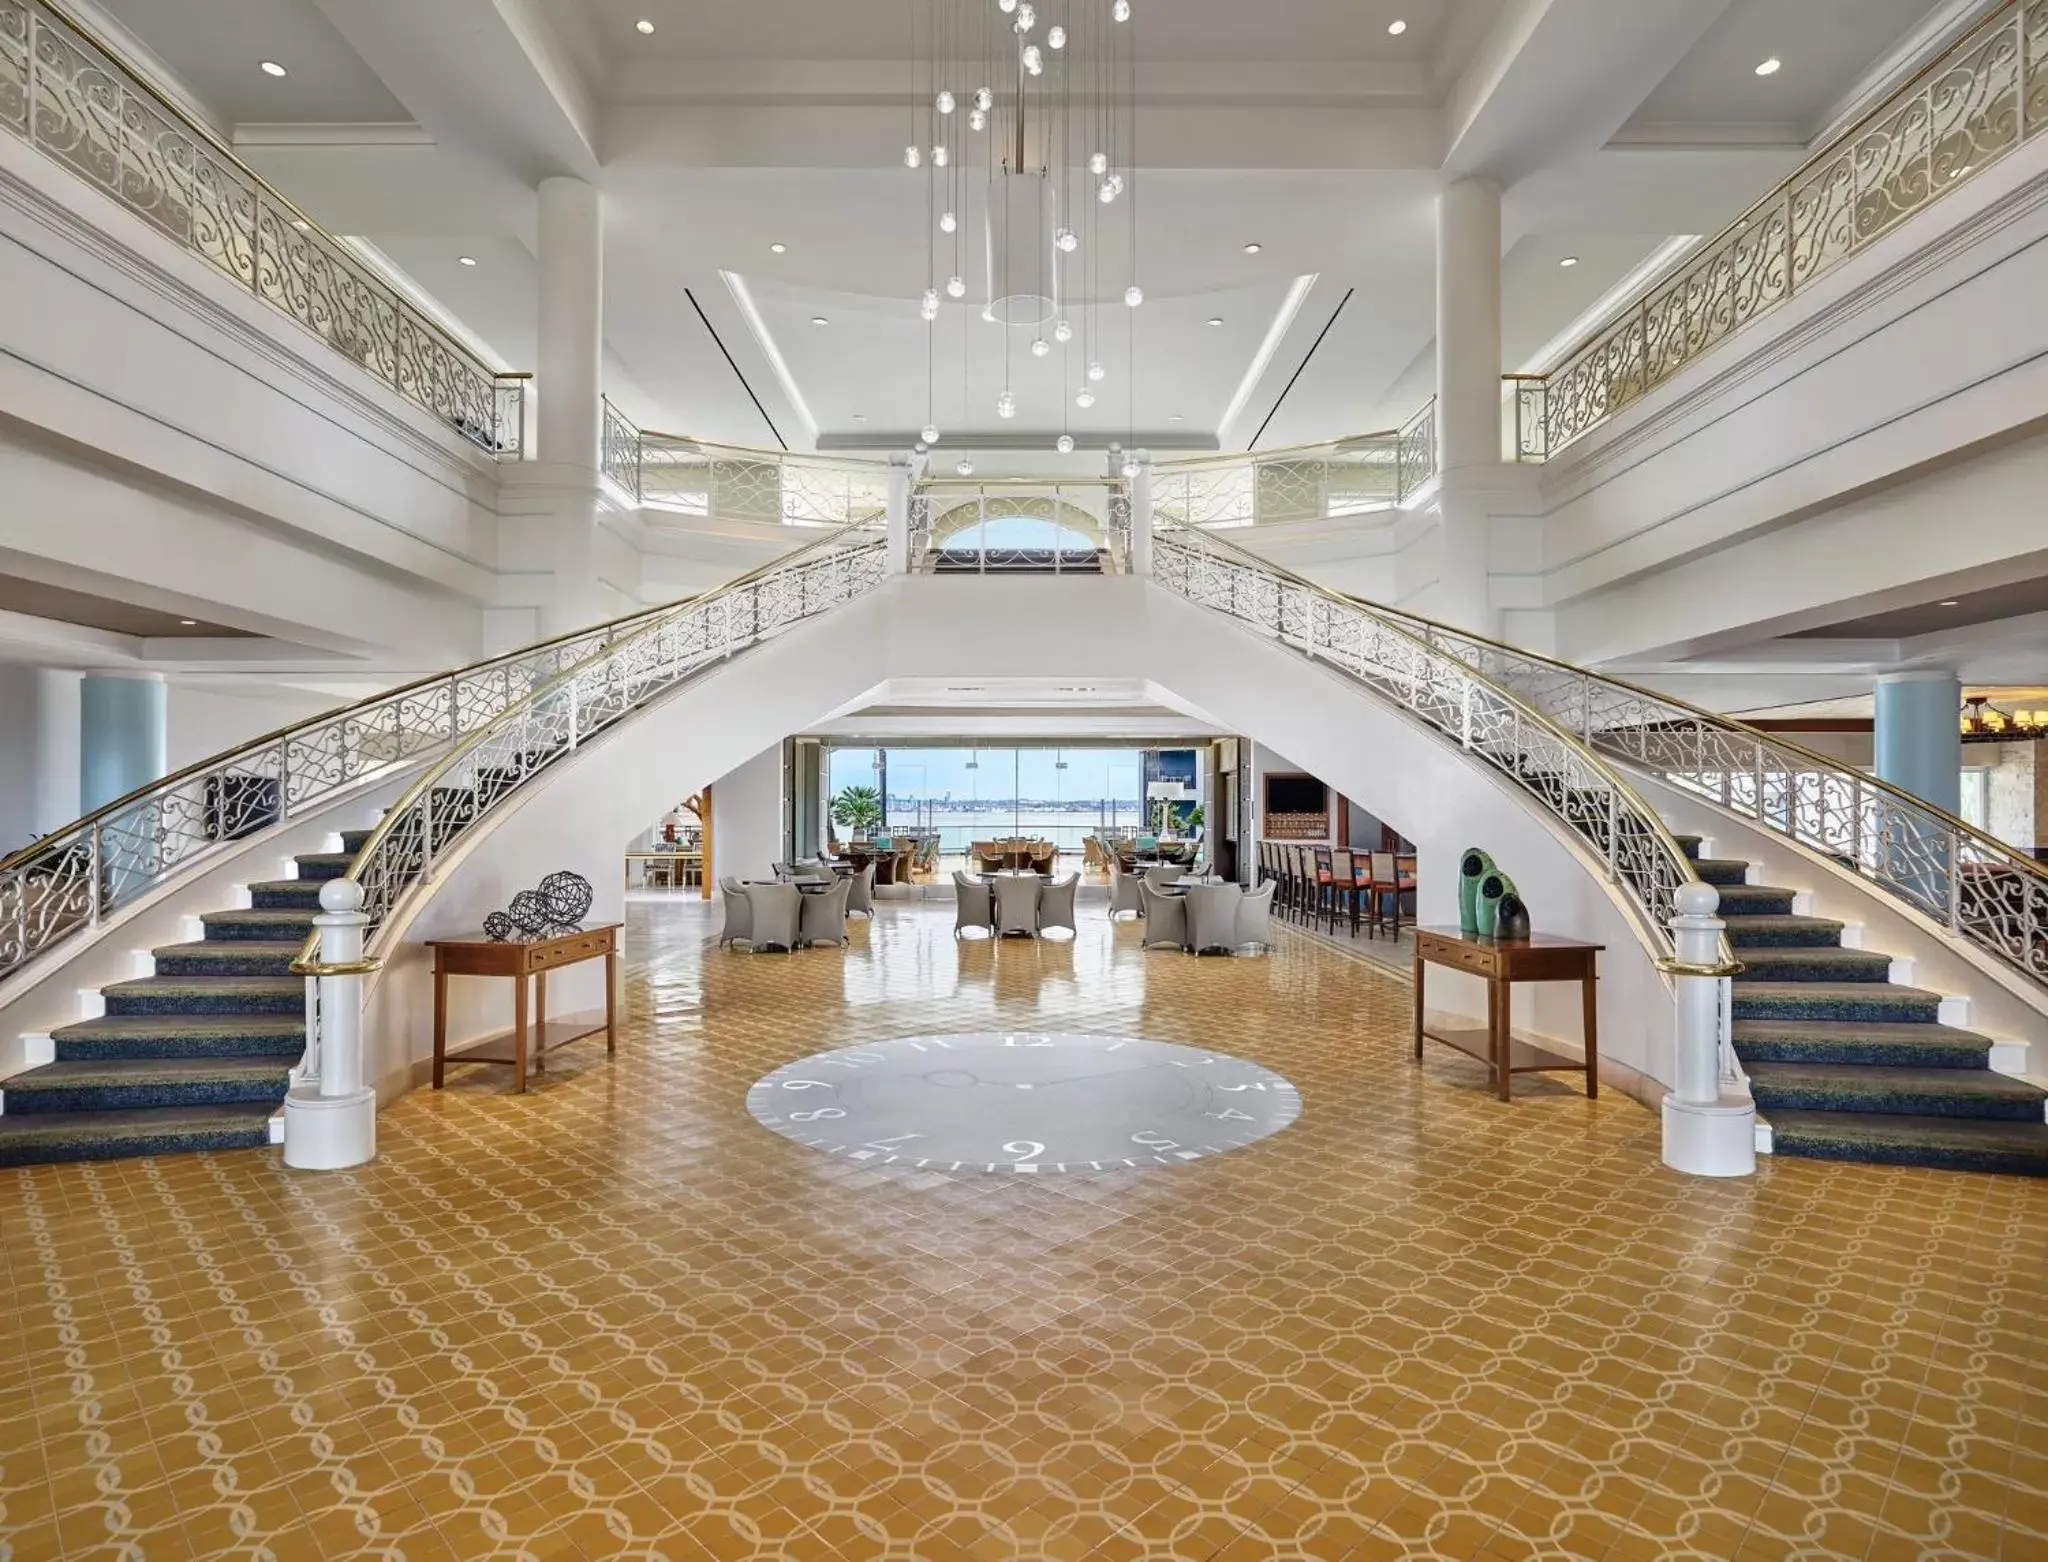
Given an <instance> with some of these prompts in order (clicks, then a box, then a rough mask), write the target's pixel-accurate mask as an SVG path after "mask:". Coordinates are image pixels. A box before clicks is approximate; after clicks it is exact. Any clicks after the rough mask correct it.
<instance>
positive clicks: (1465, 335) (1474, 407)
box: [1432, 179, 1501, 633]
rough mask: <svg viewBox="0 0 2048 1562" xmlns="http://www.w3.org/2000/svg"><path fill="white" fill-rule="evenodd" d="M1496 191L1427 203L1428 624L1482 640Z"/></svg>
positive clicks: (1496, 380)
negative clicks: (1431, 370)
mask: <svg viewBox="0 0 2048 1562" xmlns="http://www.w3.org/2000/svg"><path fill="white" fill-rule="evenodd" d="M1500 373H1501V345H1500V186H1499V185H1497V184H1494V183H1493V182H1492V181H1491V180H1487V179H1461V180H1459V181H1457V182H1456V183H1455V184H1450V185H1446V186H1445V187H1444V191H1443V194H1442V195H1440V196H1439V197H1438V198H1437V227H1436V383H1437V392H1436V394H1437V402H1436V427H1437V442H1438V448H1439V452H1440V458H1439V459H1440V465H1441V466H1442V468H1443V482H1442V488H1441V491H1440V497H1439V500H1438V514H1439V519H1440V526H1441V531H1442V542H1443V560H1442V565H1441V568H1440V573H1439V577H1438V590H1437V594H1436V597H1435V600H1434V603H1433V604H1432V605H1433V606H1434V608H1435V610H1436V615H1437V616H1440V617H1444V618H1448V619H1450V620H1451V621H1452V622H1454V623H1457V624H1460V625H1462V626H1464V627H1466V628H1469V629H1476V630H1479V631H1480V632H1482V633H1488V632H1491V629H1492V623H1493V614H1492V610H1491V606H1490V603H1489V601H1488V582H1487V550H1488V538H1489V536H1490V532H1491V525H1490V520H1489V516H1488V503H1487V499H1488V495H1489V493H1490V491H1491V490H1492V488H1493V487H1494V486H1495V479H1496V478H1497V475H1498V468H1499V467H1500V465H1501V435H1500Z"/></svg>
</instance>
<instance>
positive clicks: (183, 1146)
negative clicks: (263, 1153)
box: [0, 1102, 277, 1166]
mask: <svg viewBox="0 0 2048 1562" xmlns="http://www.w3.org/2000/svg"><path fill="white" fill-rule="evenodd" d="M276 1111H277V1106H276V1103H274V1102H261V1103H258V1102H245V1103H239V1104H236V1105H230V1106H174V1107H147V1108H143V1109H141V1110H139V1111H118V1112H30V1113H28V1114H27V1115H26V1116H22V1117H14V1116H6V1117H0V1166H33V1165H37V1164H41V1163H44V1162H50V1161H96V1160H109V1159H112V1158H114V1157H116V1156H128V1155H175V1154H179V1153H182V1152H184V1151H187V1150H246V1149H255V1148H258V1147H260V1146H263V1145H266V1144H268V1143H270V1119H271V1118H272V1117H273V1116H274V1115H275V1114H276Z"/></svg>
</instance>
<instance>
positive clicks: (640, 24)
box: [633, 16, 654, 33]
mask: <svg viewBox="0 0 2048 1562" xmlns="http://www.w3.org/2000/svg"><path fill="white" fill-rule="evenodd" d="M633 30H634V31H635V32H643V33H651V32H653V31H654V23H652V22H650V21H648V20H647V18H646V17H644V16H643V17H641V18H640V20H639V21H637V22H635V23H634V24H633Z"/></svg>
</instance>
